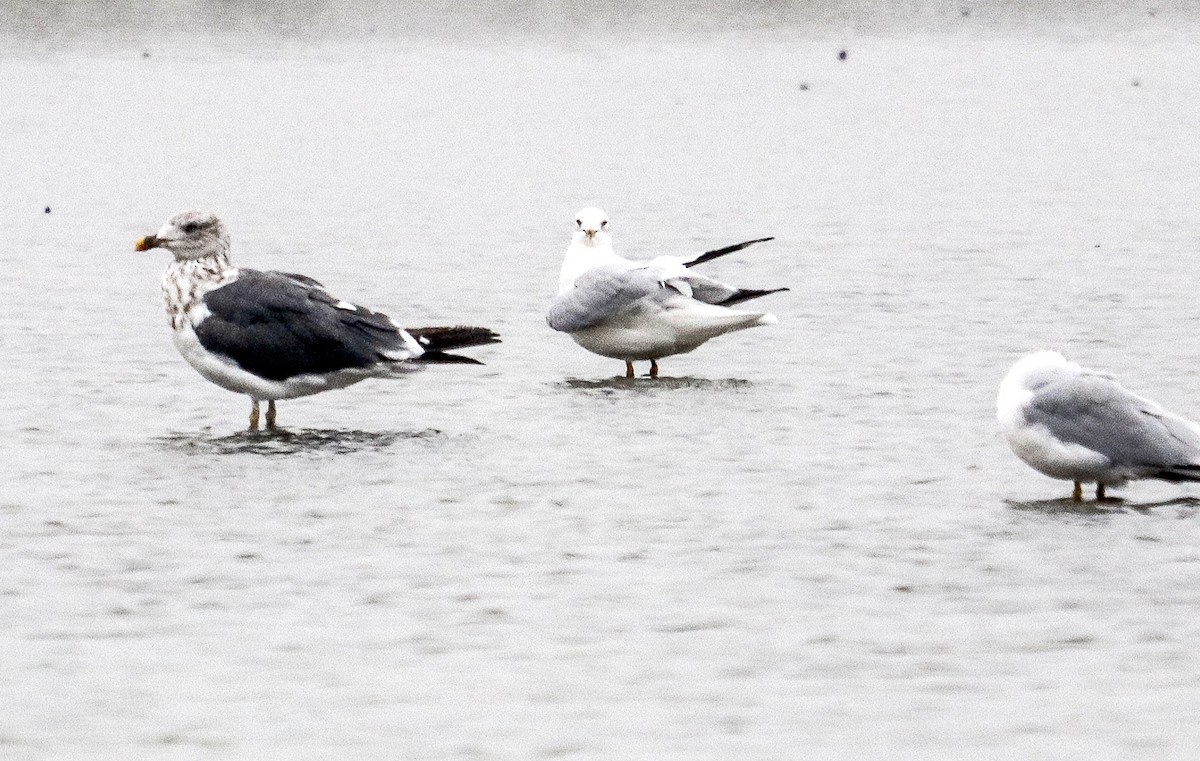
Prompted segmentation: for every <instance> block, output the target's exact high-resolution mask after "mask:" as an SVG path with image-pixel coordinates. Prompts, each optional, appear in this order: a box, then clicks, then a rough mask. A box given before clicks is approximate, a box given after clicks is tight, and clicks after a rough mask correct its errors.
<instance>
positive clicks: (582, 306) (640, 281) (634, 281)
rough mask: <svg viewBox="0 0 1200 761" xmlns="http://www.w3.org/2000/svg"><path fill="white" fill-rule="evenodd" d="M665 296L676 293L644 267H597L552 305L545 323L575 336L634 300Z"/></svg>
mask: <svg viewBox="0 0 1200 761" xmlns="http://www.w3.org/2000/svg"><path fill="white" fill-rule="evenodd" d="M668 293H670V294H677V293H678V291H676V290H675V289H673V288H667V287H666V286H664V285H663V284H662V283H660V282H659V281H658V279H657V278H656V277H655V276H654V275H653V274H652V273H651V272H650V270H647V269H645V268H638V269H625V268H622V267H617V266H608V267H596V268H595V269H592V270H588V271H587V272H585V273H583V274H582V275H580V276H579V277H578V278H577V279H576V280H575V287H574V288H572V289H571V290H569V291H566V292H565V293H561V294H559V295H558V296H557V297H556V298H555V299H554V301H553V302H551V304H550V311H549V312H548V313H547V314H546V323H547V324H548V325H549V326H550V327H552V328H554V329H555V330H561V331H563V332H564V333H574V332H575V331H577V330H584V329H585V328H591V327H594V326H596V325H599V324H600V323H602V322H604V321H605V320H607V319H609V318H610V317H612V316H613V315H615V314H616V313H617V312H619V311H621V310H622V309H624V308H625V307H628V306H629V305H630V304H633V303H634V302H635V301H638V300H640V299H643V298H646V297H647V296H654V295H658V294H663V295H666V294H668Z"/></svg>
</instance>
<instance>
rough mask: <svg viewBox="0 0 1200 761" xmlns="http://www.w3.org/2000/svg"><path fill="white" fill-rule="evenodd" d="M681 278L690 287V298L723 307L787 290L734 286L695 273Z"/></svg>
mask: <svg viewBox="0 0 1200 761" xmlns="http://www.w3.org/2000/svg"><path fill="white" fill-rule="evenodd" d="M683 279H684V280H686V281H687V283H688V285H690V286H691V287H692V298H694V299H696V300H697V301H703V302H704V303H705V304H716V305H718V306H723V307H730V306H733V305H734V304H740V303H742V302H743V301H749V300H750V299H757V298H758V297H759V296H767V295H770V294H772V293H779V292H780V291H786V290H789V289H787V288H768V289H766V290H760V289H758V288H735V287H734V286H732V285H726V284H725V283H722V282H720V281H717V280H713V279H712V278H706V277H697V276H695V275H691V276H688V277H686V278H683Z"/></svg>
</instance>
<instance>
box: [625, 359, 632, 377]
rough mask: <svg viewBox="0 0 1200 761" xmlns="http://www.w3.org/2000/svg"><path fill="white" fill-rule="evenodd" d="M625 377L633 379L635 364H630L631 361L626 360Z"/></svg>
mask: <svg viewBox="0 0 1200 761" xmlns="http://www.w3.org/2000/svg"><path fill="white" fill-rule="evenodd" d="M625 377H626V378H632V377H633V363H632V362H630V361H629V360H625Z"/></svg>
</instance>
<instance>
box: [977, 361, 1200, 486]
mask: <svg viewBox="0 0 1200 761" xmlns="http://www.w3.org/2000/svg"><path fill="white" fill-rule="evenodd" d="M996 417H997V419H998V420H999V421H1000V428H1001V430H1002V431H1003V432H1004V436H1005V438H1006V439H1008V445H1009V446H1010V447H1012V450H1013V452H1014V453H1016V455H1017V457H1020V458H1021V459H1022V460H1024V461H1025V462H1026V463H1027V464H1028V465H1029V466H1030V467H1032V468H1033V469H1034V470H1037V471H1040V472H1041V473H1044V474H1046V475H1047V476H1050V477H1051V478H1060V479H1063V480H1065V481H1074V482H1075V491H1074V493H1073V494H1072V496H1073V498H1074V499H1075V500H1076V501H1079V500H1082V499H1083V484H1084V483H1095V484H1096V499H1104V487H1105V486H1121V485H1122V484H1124V483H1125V482H1126V481H1131V480H1135V479H1140V478H1158V479H1162V480H1164V481H1200V426H1198V425H1196V424H1195V423H1193V422H1192V421H1190V420H1184V419H1183V418H1181V417H1179V416H1177V415H1173V414H1171V413H1170V412H1167V411H1166V410H1164V409H1163V408H1162V407H1160V406H1158V405H1157V404H1155V403H1154V402H1152V401H1150V400H1149V399H1145V398H1143V397H1140V396H1138V395H1137V394H1134V393H1132V392H1130V391H1127V390H1125V389H1124V388H1123V387H1122V386H1121V384H1119V383H1117V381H1116V380H1115V379H1114V378H1113V377H1112V376H1111V375H1109V374H1107V373H1100V372H1096V371H1094V370H1088V369H1087V368H1084V367H1080V366H1079V365H1077V364H1075V363H1074V362H1068V361H1067V360H1066V359H1065V358H1064V357H1063V355H1061V354H1059V353H1058V352H1056V351H1039V352H1036V353H1034V354H1030V355H1028V356H1026V357H1022V358H1021V359H1019V360H1017V363H1016V364H1015V365H1013V366H1012V369H1011V370H1009V371H1008V375H1006V376H1005V377H1004V380H1003V381H1002V382H1001V383H1000V394H999V396H998V397H997V399H996Z"/></svg>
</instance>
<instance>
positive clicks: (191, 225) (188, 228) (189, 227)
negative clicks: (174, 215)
mask: <svg viewBox="0 0 1200 761" xmlns="http://www.w3.org/2000/svg"><path fill="white" fill-rule="evenodd" d="M179 229H180V230H182V231H183V232H185V233H194V232H196V231H197V230H199V229H200V223H199V222H188V223H187V224H186V225H184V226H183V227H181V228H179Z"/></svg>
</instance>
